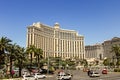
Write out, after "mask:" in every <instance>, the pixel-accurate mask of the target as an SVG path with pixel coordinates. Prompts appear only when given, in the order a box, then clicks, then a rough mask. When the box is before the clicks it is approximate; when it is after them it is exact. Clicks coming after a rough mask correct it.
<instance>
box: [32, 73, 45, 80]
mask: <svg viewBox="0 0 120 80" xmlns="http://www.w3.org/2000/svg"><path fill="white" fill-rule="evenodd" d="M34 77H35V79H36V80H38V79H43V78H46V75H44V74H40V73H35V74H34Z"/></svg>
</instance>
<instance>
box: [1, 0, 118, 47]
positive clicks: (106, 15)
mask: <svg viewBox="0 0 120 80" xmlns="http://www.w3.org/2000/svg"><path fill="white" fill-rule="evenodd" d="M36 22H41V23H43V24H46V25H49V26H51V27H53V25H54V24H55V23H56V22H58V23H59V24H60V28H62V29H68V30H76V31H77V32H78V33H79V35H83V36H84V39H85V45H94V44H96V43H102V42H104V41H105V40H110V39H112V38H113V37H120V0H0V38H1V37H7V38H9V39H11V40H12V42H13V43H17V44H18V45H20V46H21V47H26V34H27V27H28V26H29V25H32V24H33V23H36Z"/></svg>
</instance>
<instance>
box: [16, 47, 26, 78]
mask: <svg viewBox="0 0 120 80" xmlns="http://www.w3.org/2000/svg"><path fill="white" fill-rule="evenodd" d="M17 51H18V53H17V54H16V59H17V64H16V65H17V66H18V67H19V76H20V77H21V71H22V68H23V61H26V57H25V55H26V54H25V48H23V47H20V46H17Z"/></svg>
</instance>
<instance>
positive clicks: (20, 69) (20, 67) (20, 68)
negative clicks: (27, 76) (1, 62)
mask: <svg viewBox="0 0 120 80" xmlns="http://www.w3.org/2000/svg"><path fill="white" fill-rule="evenodd" d="M19 63H20V65H19V77H21V71H22V66H21V65H22V61H19Z"/></svg>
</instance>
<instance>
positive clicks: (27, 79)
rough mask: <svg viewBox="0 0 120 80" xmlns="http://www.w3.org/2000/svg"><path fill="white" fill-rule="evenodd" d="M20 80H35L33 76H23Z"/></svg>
mask: <svg viewBox="0 0 120 80" xmlns="http://www.w3.org/2000/svg"><path fill="white" fill-rule="evenodd" d="M22 80H36V79H35V77H34V75H23V79H22Z"/></svg>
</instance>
